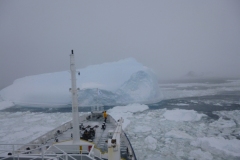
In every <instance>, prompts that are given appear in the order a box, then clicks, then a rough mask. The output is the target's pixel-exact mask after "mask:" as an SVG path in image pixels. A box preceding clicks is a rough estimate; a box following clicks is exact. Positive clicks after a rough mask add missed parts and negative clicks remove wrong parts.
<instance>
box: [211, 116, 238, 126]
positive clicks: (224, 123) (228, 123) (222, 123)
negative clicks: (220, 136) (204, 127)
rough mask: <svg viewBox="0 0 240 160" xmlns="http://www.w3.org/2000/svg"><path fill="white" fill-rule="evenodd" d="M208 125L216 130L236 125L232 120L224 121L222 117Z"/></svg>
mask: <svg viewBox="0 0 240 160" xmlns="http://www.w3.org/2000/svg"><path fill="white" fill-rule="evenodd" d="M209 125H210V126H212V127H217V128H228V127H236V123H235V122H234V121H233V120H232V119H230V120H225V119H223V118H222V117H220V118H219V119H218V120H217V121H214V122H212V123H210V124H209Z"/></svg>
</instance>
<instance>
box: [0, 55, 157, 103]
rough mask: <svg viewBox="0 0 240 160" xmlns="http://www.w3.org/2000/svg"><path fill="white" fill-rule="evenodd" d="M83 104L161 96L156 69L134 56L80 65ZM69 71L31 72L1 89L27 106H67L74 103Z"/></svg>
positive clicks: (0, 93) (3, 94)
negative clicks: (82, 67) (35, 73)
mask: <svg viewBox="0 0 240 160" xmlns="http://www.w3.org/2000/svg"><path fill="white" fill-rule="evenodd" d="M77 71H78V72H80V73H81V75H80V76H78V77H77V86H78V87H79V88H80V91H79V94H78V95H79V104H80V105H81V106H94V105H97V104H98V105H122V104H128V103H135V102H142V103H147V102H153V101H157V100H159V95H160V94H159V86H158V80H157V77H156V76H155V74H154V72H153V71H152V70H151V69H149V68H147V67H145V66H143V65H142V64H140V63H139V62H137V61H136V60H135V59H133V58H128V59H124V60H120V61H118V62H111V63H104V64H101V65H92V66H88V67H86V68H84V69H78V70H77ZM70 87H71V81H70V73H69V72H68V71H62V72H55V73H47V74H41V75H34V76H28V77H24V78H20V79H17V80H15V81H14V83H13V84H12V85H10V86H8V87H6V88H4V89H3V90H1V91H0V96H1V97H2V99H3V100H5V101H11V102H14V103H15V104H19V105H24V106H65V105H68V104H70V103H71V94H70V92H69V88H70Z"/></svg>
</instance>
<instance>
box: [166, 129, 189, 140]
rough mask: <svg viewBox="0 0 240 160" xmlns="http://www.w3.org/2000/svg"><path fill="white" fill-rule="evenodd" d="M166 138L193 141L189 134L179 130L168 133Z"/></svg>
mask: <svg viewBox="0 0 240 160" xmlns="http://www.w3.org/2000/svg"><path fill="white" fill-rule="evenodd" d="M165 137H168V138H179V139H193V137H192V136H190V135H189V134H187V133H185V132H182V131H178V130H171V131H170V132H167V133H166V134H165Z"/></svg>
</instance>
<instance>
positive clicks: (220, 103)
mask: <svg viewBox="0 0 240 160" xmlns="http://www.w3.org/2000/svg"><path fill="white" fill-rule="evenodd" d="M239 102H240V92H225V93H221V94H219V95H208V96H199V97H185V98H176V99H167V100H162V101H160V102H157V103H153V104H147V105H148V106H149V109H150V110H155V109H164V108H166V109H169V110H172V109H186V110H195V111H198V112H200V113H204V114H206V115H208V116H209V117H211V118H214V119H218V116H217V115H216V114H213V111H223V110H226V111H230V110H240V103H239ZM113 107H114V106H104V110H108V109H110V108H113ZM25 111H29V112H43V113H56V112H71V111H72V108H71V105H68V106H64V107H61V108H56V107H54V108H40V107H24V106H19V105H16V106H13V107H10V108H7V109H4V110H2V111H1V112H25ZM79 111H80V112H90V111H91V108H90V107H79Z"/></svg>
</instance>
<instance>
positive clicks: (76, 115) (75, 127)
mask: <svg viewBox="0 0 240 160" xmlns="http://www.w3.org/2000/svg"><path fill="white" fill-rule="evenodd" d="M74 61H75V60H74V54H73V50H72V54H70V70H71V80H72V88H71V92H72V115H73V120H72V123H73V144H77V143H80V134H79V113H78V99H77V92H78V90H77V85H76V68H75V62H74Z"/></svg>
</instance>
